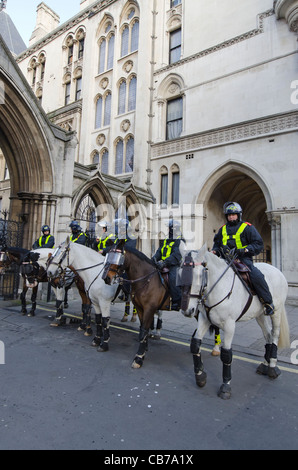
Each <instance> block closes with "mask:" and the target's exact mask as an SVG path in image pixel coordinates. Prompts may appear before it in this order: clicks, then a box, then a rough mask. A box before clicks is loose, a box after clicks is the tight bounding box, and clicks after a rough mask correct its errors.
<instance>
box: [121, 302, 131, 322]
mask: <svg viewBox="0 0 298 470" xmlns="http://www.w3.org/2000/svg"><path fill="white" fill-rule="evenodd" d="M129 312H130V302H125V309H124V315H123V317H122V318H121V321H122V322H125V321H127V317H128V315H129Z"/></svg>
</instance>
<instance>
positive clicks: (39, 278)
mask: <svg viewBox="0 0 298 470" xmlns="http://www.w3.org/2000/svg"><path fill="white" fill-rule="evenodd" d="M52 252H53V249H51V250H49V249H46V248H42V249H38V250H33V251H30V250H26V249H25V248H19V247H2V250H1V255H0V274H4V273H5V270H6V269H8V268H9V267H10V266H11V265H13V264H16V265H17V266H18V267H19V269H20V273H21V275H22V279H23V288H22V292H21V295H20V299H21V304H22V309H21V313H22V314H23V315H26V314H27V304H26V294H27V292H28V290H29V289H30V288H32V294H31V302H32V306H31V310H30V311H29V313H28V316H30V317H32V316H35V310H36V297H37V291H38V285H39V283H41V282H49V279H48V277H47V272H46V262H47V259H48V256H49V255H50V254H51V253H52ZM41 255H42V256H41ZM73 283H75V285H76V287H77V289H78V291H79V294H80V297H81V299H82V312H83V322H82V323H81V325H80V329H83V330H84V331H85V334H86V335H88V336H89V335H91V334H92V330H91V326H90V324H91V315H90V310H91V302H90V299H89V297H88V296H87V294H86V292H85V286H84V282H83V280H82V279H81V278H80V277H79V276H78V275H76V276H74V277H72V278H70V279H69V280H68V281H67V282H65V285H63V286H62V285H61V283H60V280H59V279H54V280H51V285H52V287H53V288H54V290H55V294H56V297H57V300H56V317H55V320H54V321H53V323H51V326H60V325H63V324H64V323H65V320H66V318H65V317H63V304H64V307H66V306H67V299H68V291H69V289H70V288H71V286H72V284H73ZM61 287H64V289H61ZM89 317H90V321H89V320H88V318H89Z"/></svg>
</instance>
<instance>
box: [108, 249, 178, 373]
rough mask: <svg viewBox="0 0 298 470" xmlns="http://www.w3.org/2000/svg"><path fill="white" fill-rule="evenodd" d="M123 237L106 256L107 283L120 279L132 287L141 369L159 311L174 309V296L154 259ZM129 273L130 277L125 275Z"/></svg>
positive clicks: (137, 365) (137, 361)
mask: <svg viewBox="0 0 298 470" xmlns="http://www.w3.org/2000/svg"><path fill="white" fill-rule="evenodd" d="M124 243H125V241H124V240H121V241H120V242H119V243H118V244H117V245H116V247H115V248H113V249H112V250H110V252H109V253H108V254H107V256H106V262H105V270H104V274H103V279H104V280H105V282H106V283H107V284H111V283H112V282H116V281H120V282H127V283H129V284H130V286H131V300H132V302H133V304H134V305H135V307H136V309H137V311H138V315H139V320H140V333H139V348H138V351H137V354H136V356H135V358H134V361H133V363H132V367H133V368H135V369H137V368H140V367H141V366H142V365H143V361H144V357H145V352H146V350H147V348H148V337H149V331H150V327H151V325H152V321H153V319H154V314H155V313H156V312H157V311H158V310H170V305H171V304H170V296H169V290H168V286H167V283H166V281H165V280H164V279H163V276H162V274H161V273H160V271H159V270H158V269H157V268H156V266H155V264H154V262H153V261H152V260H151V259H149V258H148V257H147V256H146V255H145V254H144V253H142V252H140V251H138V250H136V249H134V248H128V247H124ZM124 272H125V273H126V274H127V278H122V277H121V276H122V275H123V274H124Z"/></svg>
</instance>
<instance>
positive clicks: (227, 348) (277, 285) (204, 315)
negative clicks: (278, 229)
mask: <svg viewBox="0 0 298 470" xmlns="http://www.w3.org/2000/svg"><path fill="white" fill-rule="evenodd" d="M191 257H192V259H193V262H194V263H193V264H192V267H191V269H192V272H193V279H192V281H191V282H190V283H189V284H190V285H191V288H190V289H191V290H190V291H189V292H187V289H186V294H185V296H184V297H183V299H182V305H184V306H183V309H182V313H183V314H184V315H186V316H192V315H193V314H198V312H199V315H198V327H197V331H196V333H195V335H194V337H193V338H192V341H191V352H192V354H193V362H194V371H195V378H196V383H197V385H198V386H199V387H203V386H204V385H205V384H206V379H207V375H206V372H205V371H204V366H203V362H202V358H201V342H202V339H203V337H204V335H205V334H206V332H207V330H208V329H209V328H210V326H211V325H214V326H217V327H219V328H220V329H221V330H223V332H224V340H223V345H222V348H221V360H222V362H223V384H222V385H221V387H220V389H219V392H218V396H220V397H221V398H223V399H227V398H230V396H231V386H230V381H231V363H232V342H233V337H234V333H235V326H236V322H237V321H238V320H239V321H247V320H252V319H253V318H255V319H256V320H257V322H258V324H259V325H260V327H261V328H262V331H263V335H264V338H265V342H266V346H265V356H264V357H265V360H264V362H263V363H262V364H260V366H259V367H258V369H257V372H258V373H259V374H263V375H268V376H269V377H270V378H276V377H278V375H279V374H280V370H279V369H278V367H277V365H276V364H277V346H279V347H280V348H286V347H290V338H289V325H288V320H287V315H286V311H285V301H286V297H287V291H288V284H287V281H286V279H285V277H284V275H283V274H282V273H281V272H280V271H279V270H278V269H277V268H275V267H274V266H271V265H269V264H266V263H256V264H255V266H256V267H257V268H258V269H259V270H260V271H261V272H262V273H263V274H264V276H265V278H266V281H267V283H268V286H269V289H270V292H271V294H272V297H273V303H274V305H275V313H274V314H273V315H271V316H270V317H268V316H267V317H266V316H265V315H264V307H263V305H262V304H261V302H260V301H259V299H258V297H257V296H256V295H254V296H253V298H252V297H250V293H249V291H248V290H247V289H246V287H245V285H244V283H243V281H241V279H240V277H239V276H238V275H237V274H235V271H234V269H232V267H231V265H229V264H228V263H227V262H226V261H225V260H224V259H221V258H218V257H217V256H216V255H214V254H213V253H211V252H208V251H207V249H206V246H205V245H204V247H203V248H201V250H199V251H191ZM185 259H186V258H185ZM250 301H251V303H250ZM187 304H188V305H187ZM267 319H268V320H269V319H270V320H271V326H272V331H271V329H270V327H269V325H268V324H267Z"/></svg>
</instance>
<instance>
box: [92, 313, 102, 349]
mask: <svg viewBox="0 0 298 470" xmlns="http://www.w3.org/2000/svg"><path fill="white" fill-rule="evenodd" d="M95 325H96V333H95V336H94V338H93V340H92V343H91V345H92V346H99V345H100V338H101V337H102V314H101V313H96V314H95Z"/></svg>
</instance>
